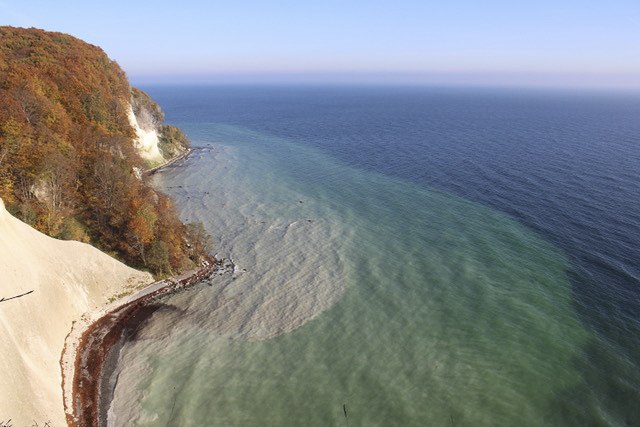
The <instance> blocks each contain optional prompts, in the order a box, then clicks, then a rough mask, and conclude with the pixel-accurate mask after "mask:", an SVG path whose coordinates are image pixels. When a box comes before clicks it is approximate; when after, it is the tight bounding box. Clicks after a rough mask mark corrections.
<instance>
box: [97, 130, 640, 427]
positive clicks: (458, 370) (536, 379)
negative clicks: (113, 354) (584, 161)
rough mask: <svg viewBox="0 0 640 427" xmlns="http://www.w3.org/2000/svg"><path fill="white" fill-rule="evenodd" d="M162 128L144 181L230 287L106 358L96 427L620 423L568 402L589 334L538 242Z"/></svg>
mask: <svg viewBox="0 0 640 427" xmlns="http://www.w3.org/2000/svg"><path fill="white" fill-rule="evenodd" d="M180 124H181V125H182V127H183V128H184V129H185V130H186V131H187V132H188V134H189V136H190V137H191V139H192V140H193V141H194V146H195V150H194V152H193V154H192V155H191V156H190V157H189V158H188V159H186V160H184V161H182V162H180V163H178V164H176V165H174V166H172V167H171V168H169V169H167V170H165V171H163V172H162V173H160V174H158V175H157V176H156V177H155V183H156V185H157V186H158V187H159V188H162V189H164V190H165V191H166V192H167V193H168V194H170V195H172V196H173V197H174V199H175V200H176V203H177V205H178V207H179V209H180V212H181V214H182V216H183V218H184V219H185V220H187V221H191V220H199V221H202V222H203V223H205V225H206V227H207V229H208V230H209V231H210V232H211V234H212V235H213V236H215V240H216V248H215V251H216V253H217V255H218V256H221V257H226V258H230V259H232V260H233V262H234V263H235V264H236V270H235V272H234V274H232V275H229V274H227V275H221V276H217V277H214V278H213V279H212V280H210V281H209V282H207V283H203V284H201V285H198V286H196V287H194V288H191V289H189V290H187V291H184V292H181V293H179V294H176V295H173V296H171V297H168V298H166V299H165V300H164V303H165V304H166V305H165V308H163V309H161V310H159V311H157V312H156V313H155V314H154V317H153V318H152V320H151V322H149V323H148V324H147V325H145V327H144V328H142V329H141V330H140V331H139V332H138V336H137V340H136V341H135V342H132V343H129V344H127V345H126V346H125V347H124V348H123V350H122V352H121V356H120V363H119V365H118V372H117V375H118V381H117V387H116V390H115V393H114V402H113V404H112V407H111V410H110V417H109V423H110V424H111V425H131V424H132V423H133V424H134V425H185V426H202V425H212V426H213V425H220V426H229V425H238V426H251V425H255V426H258V425H260V426H262V425H278V426H285V425H291V426H298V425H308V426H326V425H367V426H368V425H380V426H386V425H456V426H459V425H474V426H475V425H487V426H489V425H492V426H493V425H514V424H517V425H554V424H567V423H568V424H578V423H579V422H580V421H584V420H589V421H590V422H592V423H594V424H598V423H603V424H606V423H610V422H613V423H614V424H615V423H617V422H618V421H620V423H621V424H622V425H623V424H624V411H622V412H618V413H616V412H612V413H608V412H607V410H608V408H607V407H606V406H605V405H604V404H603V403H602V402H603V401H606V396H602V397H601V399H600V398H598V397H596V399H595V401H594V400H588V399H587V400H585V399H583V398H582V397H583V396H588V395H589V393H588V392H586V391H584V390H587V389H591V387H590V386H588V385H587V383H586V380H585V365H587V366H590V364H591V363H592V361H591V360H589V357H590V356H589V352H588V351H587V349H588V348H589V347H590V346H592V345H593V344H592V343H593V340H594V338H593V332H592V331H590V330H589V328H588V327H586V326H585V324H584V322H582V321H581V319H580V318H579V314H578V313H577V312H576V309H575V300H574V296H573V292H572V282H571V274H573V273H572V271H573V270H574V268H573V266H572V265H571V260H570V257H569V256H568V255H567V254H566V253H565V251H564V250H563V249H561V248H559V247H558V246H555V245H553V244H552V243H550V242H549V241H548V240H547V239H545V238H544V237H543V235H542V234H541V233H540V232H537V231H534V230H532V229H531V228H530V227H527V226H525V225H522V224H521V223H519V222H517V221H516V220H515V219H513V217H510V216H508V215H507V214H505V213H502V212H499V211H498V210H495V209H492V208H490V207H488V206H486V205H482V204H479V203H476V202H472V201H470V200H467V199H464V198H461V197H459V196H457V195H454V194H453V193H452V192H448V191H445V190H443V189H436V188H434V187H431V186H428V185H419V184H418V183H415V182H411V181H410V180H407V179H403V178H402V177H398V176H392V175H390V174H382V173H378V172H375V171H372V170H367V169H363V168H357V167H354V165H352V164H349V163H348V162H345V161H343V160H341V159H340V158H338V157H336V156H331V155H328V154H327V153H326V152H323V151H322V150H320V149H318V148H316V147H313V146H310V145H308V144H298V143H295V140H294V138H285V137H282V136H273V135H272V134H270V133H268V132H265V131H256V130H252V129H249V127H248V126H241V125H238V124H223V123H215V122H214V123H212V122H210V121H206V120H196V121H191V122H189V121H185V122H184V123H180ZM600 368H601V369H603V370H605V371H606V370H607V369H608V368H607V367H605V366H602V367H593V366H591V367H589V369H592V370H593V369H600ZM587 376H588V375H587ZM632 415H633V414H631V417H632ZM627 416H628V417H629V413H628V412H627ZM628 419H631V418H628ZM606 420H608V421H606ZM612 420H613V421H612Z"/></svg>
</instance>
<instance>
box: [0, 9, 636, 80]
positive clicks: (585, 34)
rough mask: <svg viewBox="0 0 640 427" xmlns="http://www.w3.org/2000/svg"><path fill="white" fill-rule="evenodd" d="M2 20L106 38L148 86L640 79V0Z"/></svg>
mask: <svg viewBox="0 0 640 427" xmlns="http://www.w3.org/2000/svg"><path fill="white" fill-rule="evenodd" d="M0 24H2V25H13V26H24V27H31V26H33V27H37V28H44V29H46V30H55V31H62V32H65V33H69V34H72V35H74V36H76V37H79V38H81V39H84V40H86V41H88V42H90V43H93V44H96V45H99V46H101V47H102V48H103V49H104V50H105V51H106V52H107V54H108V55H109V56H110V57H111V58H113V59H115V60H116V61H118V63H119V64H120V65H121V66H122V67H123V68H124V69H125V71H126V72H127V73H128V74H129V76H130V77H131V79H132V80H133V81H134V82H135V83H138V84H140V83H151V82H163V81H166V82H174V81H183V82H189V81H190V82H205V81H274V82H279V81H299V82H305V81H323V80H326V81H345V82H350V81H353V82H378V81H387V82H408V83H417V82H425V83H472V84H550V85H596V86H601V85H605V86H634V87H636V88H640V0H607V1H604V0H601V1H590V0H580V1H577V0H568V1H567V0H564V1H563V0H536V1H518V0H509V1H505V0H484V1H478V0H441V1H417V0H416V1H413V0H406V1H403V0H395V1H375V0H372V1H360V0H322V1H315V2H310V1H304V0H296V1H292V0H284V1H266V0H265V1H251V0H228V1H195V0H184V1H179V2H168V1H153V2H151V1H150V2H141V1H119V0H111V1H87V0H85V1H53V0H49V1H30V0H18V1H13V0H0Z"/></svg>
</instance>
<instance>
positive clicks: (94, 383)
mask: <svg viewBox="0 0 640 427" xmlns="http://www.w3.org/2000/svg"><path fill="white" fill-rule="evenodd" d="M192 152H193V149H192V148H188V149H187V150H186V151H185V152H184V153H181V154H180V155H178V156H176V157H174V158H172V159H169V160H168V161H166V162H165V163H163V164H161V165H158V166H156V167H153V168H151V169H147V170H145V171H143V172H142V175H143V176H153V175H154V174H155V173H157V172H160V171H161V170H163V169H165V168H167V167H169V166H171V165H173V164H174V163H176V162H178V161H179V160H182V159H185V158H186V157H187V156H189V155H190V154H191V153H192ZM229 266H231V268H233V267H232V266H233V263H229V264H227V263H225V261H224V260H218V259H216V258H215V257H213V256H208V257H207V258H206V259H205V260H203V261H202V263H201V265H200V267H199V268H197V269H194V270H190V271H188V272H185V273H182V274H180V275H177V276H173V277H169V278H166V279H163V280H159V281H156V282H153V283H150V284H149V285H147V286H145V287H144V288H142V289H139V290H137V291H134V292H133V293H132V294H129V295H125V296H122V297H121V298H119V299H117V300H115V301H111V302H109V303H107V304H106V305H104V306H102V307H98V308H97V309H95V310H93V311H91V312H87V313H84V314H83V315H82V316H81V317H80V319H78V320H76V321H74V322H73V323H72V325H71V330H70V331H69V333H68V334H67V336H66V338H65V342H64V346H63V350H62V354H61V355H60V369H61V371H62V384H61V386H62V402H63V406H64V414H65V417H66V421H67V425H69V426H94V425H95V426H97V425H106V415H107V411H108V409H109V404H110V402H111V399H112V397H113V391H114V387H110V385H109V384H105V383H104V381H103V380H104V379H105V371H106V370H107V369H108V368H109V367H110V368H111V369H113V367H114V366H115V364H114V359H113V355H114V351H115V350H118V351H119V349H120V348H121V347H122V346H123V345H124V344H125V343H126V342H127V341H128V340H129V339H132V338H133V339H135V331H136V330H137V329H138V328H139V327H140V326H141V325H142V324H143V323H144V322H145V321H146V320H147V319H148V318H150V317H151V316H152V315H153V313H154V312H155V311H156V310H157V309H159V308H160V307H162V304H157V303H155V302H156V301H157V300H158V299H159V298H161V297H163V296H167V295H170V294H173V293H176V292H178V291H180V290H182V289H185V288H187V287H189V286H192V285H194V284H197V283H199V282H201V281H203V280H205V279H207V278H209V277H211V276H212V275H213V274H214V273H216V272H219V274H224V273H225V272H226V270H227V269H228V268H229ZM127 335H128V336H127ZM105 395H106V396H105ZM105 397H106V399H105ZM107 400H108V401H107Z"/></svg>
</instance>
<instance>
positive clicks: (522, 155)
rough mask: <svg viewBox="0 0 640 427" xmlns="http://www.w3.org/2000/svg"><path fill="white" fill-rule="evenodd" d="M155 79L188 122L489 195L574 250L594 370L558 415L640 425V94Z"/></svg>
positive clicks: (171, 117)
mask: <svg viewBox="0 0 640 427" xmlns="http://www.w3.org/2000/svg"><path fill="white" fill-rule="evenodd" d="M143 89H145V90H147V91H148V93H149V94H150V95H151V96H152V97H153V98H154V99H155V100H156V101H157V102H158V103H159V104H160V105H161V106H162V107H163V109H164V111H165V113H166V116H167V121H168V122H170V123H175V124H177V125H180V126H183V127H184V128H185V129H186V130H187V132H189V129H190V124H191V123H199V124H202V123H215V124H223V125H231V126H236V127H241V128H243V129H248V130H250V131H255V132H257V133H259V134H261V135H269V136H273V137H276V138H279V139H282V140H286V141H289V142H292V143H294V144H299V145H304V146H309V147H313V148H314V149H318V150H320V151H322V152H323V153H325V154H326V155H328V156H331V157H333V158H335V159H337V160H339V161H340V162H343V163H346V164H348V165H350V166H352V167H355V168H357V169H362V170H367V171H373V172H376V173H382V174H384V175H387V176H392V177H396V178H399V179H402V180H406V181H408V182H411V183H413V184H416V185H418V186H420V187H423V188H425V189H436V190H439V191H442V192H444V193H449V194H454V195H456V196H459V197H461V198H464V199H467V200H469V201H472V202H475V203H479V204H481V205H485V206H487V207H489V208H492V209H494V210H497V211H500V212H502V213H504V214H507V215H508V216H510V217H511V218H512V219H514V220H516V221H517V222H519V223H520V224H522V225H523V226H524V227H526V228H528V229H530V230H532V231H533V232H534V233H536V234H538V235H539V236H540V237H541V238H542V239H543V240H546V241H547V242H549V243H550V244H552V245H554V246H555V247H556V248H558V249H559V250H560V251H562V252H563V253H564V255H565V256H566V257H567V259H568V261H569V271H568V272H567V274H568V277H569V280H570V283H571V297H572V308H573V310H574V311H575V313H576V316H577V318H578V319H579V320H580V322H581V323H582V325H583V326H584V327H585V329H587V330H589V331H590V332H591V333H590V335H589V338H588V340H587V342H586V343H585V344H584V348H583V349H582V351H583V353H584V354H583V357H579V358H576V360H575V362H574V364H575V365H576V368H577V369H578V370H579V371H580V372H581V374H582V381H581V383H580V384H578V385H575V384H574V385H571V386H568V387H567V388H566V389H565V390H563V392H562V393H563V394H564V397H563V398H562V399H558V401H564V402H566V401H571V402H574V403H575V405H574V406H572V407H567V406H566V405H565V404H564V403H563V404H562V405H563V406H562V408H559V409H558V413H559V414H560V415H558V416H557V417H556V418H555V420H556V421H557V420H562V419H563V417H566V418H565V420H566V422H567V423H569V424H574V425H578V424H583V425H586V424H600V423H603V421H602V420H599V421H596V420H595V419H594V418H593V417H591V416H590V415H589V414H588V411H585V413H584V414H581V413H580V408H581V407H582V406H584V407H588V406H593V407H600V408H604V410H605V411H607V412H608V413H611V414H614V418H615V420H616V423H619V424H622V425H624V424H628V425H639V424H640V408H638V402H640V96H637V95H623V94H605V93H577V92H549V91H544V92H543V91H539V92H538V91H507V90H488V89H487V90H471V89H464V90H463V89H429V88H368V87H358V88H346V87H308V88H307V87H148V88H143ZM585 360H586V361H588V363H585ZM594 367H597V369H594ZM559 405H560V403H559ZM571 408H573V409H571ZM576 408H577V409H576ZM604 424H606V423H604Z"/></svg>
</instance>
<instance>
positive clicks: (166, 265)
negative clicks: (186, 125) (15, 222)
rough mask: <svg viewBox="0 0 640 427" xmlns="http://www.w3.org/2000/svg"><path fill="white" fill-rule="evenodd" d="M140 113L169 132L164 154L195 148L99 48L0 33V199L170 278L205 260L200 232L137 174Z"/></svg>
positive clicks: (57, 232) (35, 34)
mask: <svg viewBox="0 0 640 427" xmlns="http://www.w3.org/2000/svg"><path fill="white" fill-rule="evenodd" d="M141 103H143V104H144V108H145V109H146V110H147V111H148V112H150V114H152V115H153V116H154V120H157V121H158V123H157V124H158V126H159V127H160V128H162V129H166V132H163V133H162V136H161V143H162V142H164V145H165V147H164V150H163V151H165V152H166V153H167V154H169V155H171V154H172V153H174V152H175V151H176V148H175V147H176V145H175V144H173V142H175V141H177V142H178V144H179V145H181V146H182V147H184V146H186V145H187V144H188V141H187V140H186V138H185V137H184V135H183V134H182V133H181V132H180V131H179V129H177V128H173V127H170V126H166V125H163V124H162V122H163V120H164V116H163V115H162V111H161V110H160V108H159V107H158V106H157V105H156V104H155V103H154V102H153V101H152V100H151V98H149V97H148V96H147V95H146V94H144V92H141V91H138V90H137V89H133V88H131V87H130V86H129V83H128V81H127V77H126V75H125V73H124V72H123V71H122V69H121V68H120V67H119V66H118V64H116V63H115V62H114V61H111V60H110V59H109V58H108V57H107V56H106V54H105V53H104V52H103V51H102V50H101V49H100V48H98V47H96V46H93V45H90V44H87V43H85V42H83V41H81V40H78V39H76V38H74V37H71V36H69V35H66V34H61V33H52V32H46V31H42V30H36V29H23V28H12V27H0V197H2V198H3V199H4V201H5V203H6V204H7V207H8V208H9V209H10V210H11V211H12V212H13V213H14V214H15V215H17V216H18V217H20V218H21V219H22V220H23V221H25V222H27V223H29V224H31V225H32V226H34V227H35V228H37V229H39V230H40V231H43V232H45V233H47V234H49V235H51V236H53V237H59V238H65V239H74V240H81V241H85V242H90V243H92V244H94V245H95V246H97V247H99V248H101V249H103V250H105V251H107V252H109V253H112V254H114V255H116V256H118V257H119V258H121V259H122V260H124V261H126V262H127V263H129V264H130V265H133V266H136V267H143V268H147V269H149V270H150V271H152V272H153V273H155V274H160V275H163V274H171V273H174V272H176V271H180V270H183V269H185V268H188V267H190V266H192V265H193V263H194V262H197V261H198V259H199V258H200V257H201V256H202V255H203V251H194V249H193V248H194V247H195V246H198V245H196V244H194V242H195V241H196V240H198V239H201V236H199V235H198V236H196V235H194V236H193V237H192V236H191V235H190V233H191V234H194V233H195V231H193V230H196V229H197V227H196V228H194V227H191V226H190V227H187V226H185V225H184V224H182V223H181V221H180V220H179V219H178V216H177V213H176V210H175V208H174V206H173V205H172V203H171V200H170V199H169V198H168V197H166V196H165V195H163V194H160V193H158V192H157V191H155V190H153V189H152V188H151V187H150V186H149V185H148V184H147V183H145V182H144V180H143V179H142V178H141V177H140V174H139V173H137V172H136V171H140V170H144V168H145V167H146V165H145V163H144V161H143V160H142V159H141V158H140V157H139V156H138V154H137V152H136V149H135V147H134V144H133V138H134V131H133V129H132V127H131V125H130V124H129V121H128V118H127V110H128V108H129V105H134V108H138V107H139V106H140V104H141ZM162 138H164V140H163V139H162ZM161 148H162V147H161ZM190 230H192V231H191V232H190ZM196 231H197V232H198V233H199V232H200V231H201V230H200V229H197V230H196Z"/></svg>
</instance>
